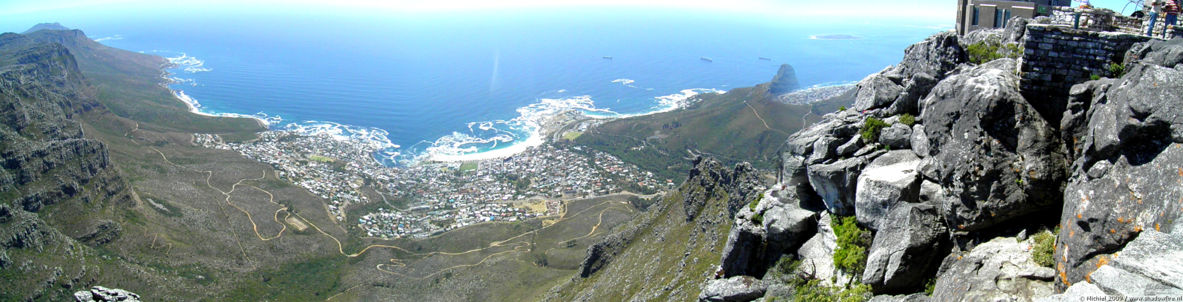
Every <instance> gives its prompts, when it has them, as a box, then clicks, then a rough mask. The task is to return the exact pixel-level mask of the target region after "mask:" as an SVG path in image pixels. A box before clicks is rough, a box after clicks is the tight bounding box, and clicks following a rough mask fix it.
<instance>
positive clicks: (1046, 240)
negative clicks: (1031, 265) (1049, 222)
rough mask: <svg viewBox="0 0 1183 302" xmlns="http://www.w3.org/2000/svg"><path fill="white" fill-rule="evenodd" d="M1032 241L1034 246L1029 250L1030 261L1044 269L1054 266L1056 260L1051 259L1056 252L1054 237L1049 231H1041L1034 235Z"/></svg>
mask: <svg viewBox="0 0 1183 302" xmlns="http://www.w3.org/2000/svg"><path fill="white" fill-rule="evenodd" d="M1034 239H1035V240H1034V241H1035V242H1034V243H1033V244H1034V245H1035V246H1034V247H1032V249H1031V258H1032V260H1035V263H1037V264H1039V265H1042V266H1046V267H1052V266H1053V265H1055V264H1056V260H1055V258H1053V257H1052V254H1053V253H1055V251H1056V235H1055V234H1052V233H1051V232H1049V231H1043V232H1039V234H1035V238H1034Z"/></svg>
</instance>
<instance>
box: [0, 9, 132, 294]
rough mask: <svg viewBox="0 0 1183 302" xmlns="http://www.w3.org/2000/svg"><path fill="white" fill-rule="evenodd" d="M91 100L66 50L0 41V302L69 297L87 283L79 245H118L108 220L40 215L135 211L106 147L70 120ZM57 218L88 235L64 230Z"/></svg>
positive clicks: (16, 38)
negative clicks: (110, 209) (115, 208)
mask: <svg viewBox="0 0 1183 302" xmlns="http://www.w3.org/2000/svg"><path fill="white" fill-rule="evenodd" d="M46 32H48V31H45V30H42V31H38V32H37V34H45V33H46ZM94 93H95V91H94V88H92V87H90V86H89V85H88V84H87V82H86V80H85V79H84V78H83V76H82V72H81V71H80V70H79V68H78V63H77V61H76V60H75V58H74V56H73V55H72V54H71V51H69V50H68V49H67V48H65V47H63V46H62V45H60V44H57V43H44V42H40V41H37V40H34V39H30V38H28V37H26V36H23V35H17V34H11V33H9V34H2V35H0V269H3V270H4V271H5V273H4V275H5V277H4V278H5V279H4V282H3V283H4V284H6V285H5V286H4V289H3V290H0V300H56V299H67V297H68V296H69V295H70V293H71V292H72V291H67V290H69V289H70V288H72V287H74V286H77V285H81V284H84V282H86V281H85V280H84V277H89V278H93V276H88V274H91V273H93V270H94V266H89V265H87V264H86V263H87V261H86V260H84V257H86V256H85V255H83V251H84V250H83V249H82V247H83V246H84V245H83V244H84V243H85V244H89V245H102V244H106V243H109V242H111V241H113V240H116V239H118V238H119V234H120V232H119V230H120V226H119V224H118V223H115V222H113V221H96V220H98V218H96V217H91V216H90V215H84V213H85V212H81V213H79V212H72V211H69V210H66V211H62V212H57V213H46V212H47V209H49V208H51V207H55V206H56V208H54V209H55V210H56V209H61V208H62V207H61V205H70V209H71V210H73V209H78V208H88V209H87V210H91V209H99V207H103V206H105V205H108V204H111V205H115V206H119V207H125V206H131V205H133V202H132V199H131V196H130V194H129V193H128V188H127V184H126V182H124V181H123V180H122V179H121V178H120V176H119V175H118V174H117V172H116V171H115V169H113V166H112V164H111V162H110V159H109V157H108V152H107V148H106V145H105V144H103V143H102V142H100V141H98V140H94V139H89V138H86V137H85V136H84V135H83V128H82V125H81V124H80V123H79V122H78V120H77V117H78V115H80V114H82V113H84V112H87V111H89V110H95V109H97V108H101V105H100V104H99V103H98V102H97V101H96V100H95V98H94V97H93V94H94ZM96 216H97V215H96ZM63 221H64V224H70V225H71V226H83V227H84V226H87V225H90V226H94V228H92V229H91V230H90V231H89V232H88V231H81V232H66V231H63V230H66V228H65V227H66V226H63V225H62V224H63ZM78 233H82V234H78ZM66 234H70V235H69V236H67V235H66ZM71 236H75V237H74V238H72V237H71ZM41 253H45V254H48V255H51V256H50V257H45V256H44V255H40V254H41ZM31 255H36V256H31ZM47 258H49V259H52V260H51V261H46V260H45V259H47ZM9 284H12V285H11V286H12V287H9Z"/></svg>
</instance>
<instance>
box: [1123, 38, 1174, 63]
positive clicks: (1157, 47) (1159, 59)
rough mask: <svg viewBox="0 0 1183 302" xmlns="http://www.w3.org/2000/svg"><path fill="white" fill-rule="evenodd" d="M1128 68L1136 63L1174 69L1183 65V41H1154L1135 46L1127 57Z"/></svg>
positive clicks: (1127, 53)
mask: <svg viewBox="0 0 1183 302" xmlns="http://www.w3.org/2000/svg"><path fill="white" fill-rule="evenodd" d="M1123 63H1125V65H1126V66H1132V65H1133V64H1135V63H1142V64H1150V65H1158V66H1162V67H1167V68H1174V67H1176V66H1179V64H1183V40H1180V39H1171V40H1165V41H1164V40H1152V41H1150V42H1146V43H1138V44H1134V46H1133V47H1130V50H1129V51H1127V52H1126V56H1125V62H1123Z"/></svg>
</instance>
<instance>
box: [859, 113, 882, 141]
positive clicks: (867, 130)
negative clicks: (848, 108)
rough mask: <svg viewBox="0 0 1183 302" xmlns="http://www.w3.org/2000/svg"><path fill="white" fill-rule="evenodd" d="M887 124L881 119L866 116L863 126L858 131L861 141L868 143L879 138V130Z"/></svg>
mask: <svg viewBox="0 0 1183 302" xmlns="http://www.w3.org/2000/svg"><path fill="white" fill-rule="evenodd" d="M887 126H889V125H888V124H887V122H884V121H883V120H880V119H877V118H874V117H868V118H867V120H866V121H863V128H862V130H861V131H859V134H861V135H862V137H863V142H865V143H868V144H870V143H873V142H875V141H877V140H879V131H881V130H883V128H886V127H887Z"/></svg>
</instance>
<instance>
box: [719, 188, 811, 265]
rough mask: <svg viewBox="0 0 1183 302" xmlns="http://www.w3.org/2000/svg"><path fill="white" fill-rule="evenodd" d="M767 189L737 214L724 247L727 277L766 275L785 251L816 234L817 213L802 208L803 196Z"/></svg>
mask: <svg viewBox="0 0 1183 302" xmlns="http://www.w3.org/2000/svg"><path fill="white" fill-rule="evenodd" d="M775 190H776V189H775V188H774V189H772V190H769V191H767V192H765V193H764V194H763V195H761V196H764V197H763V198H760V200H759V201H758V202H756V203H755V206H745V207H743V209H741V210H740V211H739V213H737V214H736V215H735V223H734V224H733V225H732V227H731V233H730V234H728V235H727V243H726V245H724V247H723V256H722V259H721V260H720V269H721V270H722V272H723V276H724V277H731V276H739V275H747V276H763V275H764V273H765V272H766V271H767V269H768V267H769V266H771V265H772V264H773V263H775V262H776V261H777V260H778V259H780V257H781V255H782V254H785V253H791V252H792V251H794V250H796V249H797V248H798V247H799V246H800V244H801V243H802V242H804V241H805V240H806V239H808V238H809V236H811V235H813V233H814V230H815V225H816V221H817V213H816V212H813V211H808V210H804V209H801V207H800V200H797V199H796V198H792V197H793V194H792V193H789V194H787V195H788V196H790V198H788V199H782V198H781V197H778V196H785V195H786V194H778V193H776V192H774V191H775Z"/></svg>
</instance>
